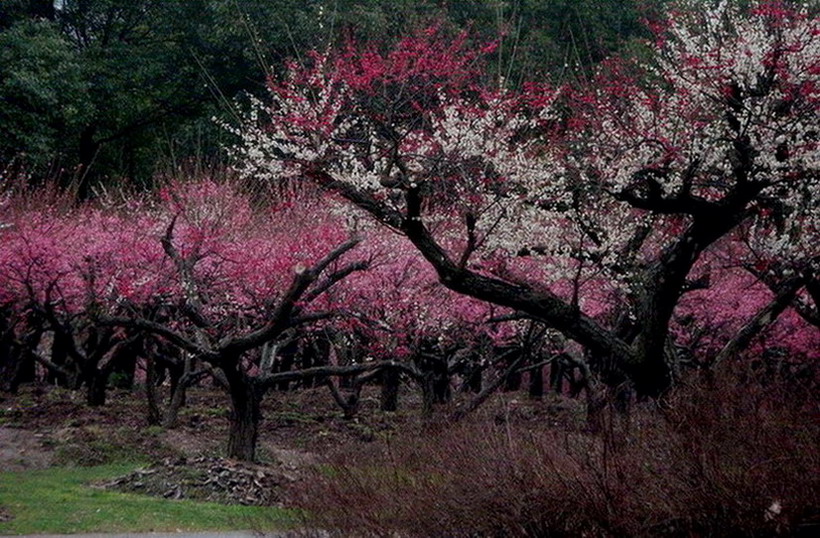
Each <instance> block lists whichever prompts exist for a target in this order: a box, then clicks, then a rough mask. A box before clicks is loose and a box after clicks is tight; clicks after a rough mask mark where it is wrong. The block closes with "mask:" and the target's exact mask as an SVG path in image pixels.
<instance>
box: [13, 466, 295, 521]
mask: <svg viewBox="0 0 820 538" xmlns="http://www.w3.org/2000/svg"><path fill="white" fill-rule="evenodd" d="M135 468H136V466H135V465H134V464H116V465H104V466H98V467H74V468H71V467H53V468H50V469H44V470H36V471H22V472H13V473H0V513H5V514H8V515H10V516H12V519H11V520H10V521H6V522H0V534H38V533H55V534H56V533H59V534H71V533H81V532H151V531H165V532H167V531H177V530H186V531H206V530H210V531H218V530H229V529H270V528H286V527H289V526H292V525H293V524H294V523H295V522H296V520H297V515H296V513H295V512H293V511H289V510H283V509H278V508H272V507H259V506H226V505H221V504H214V503H204V502H193V501H187V500H182V501H170V500H166V499H159V498H156V497H148V496H143V495H135V494H128V493H118V492H111V491H105V490H102V489H98V488H94V487H92V486H90V485H89V484H90V483H91V482H93V481H95V480H105V479H110V478H115V477H117V476H121V475H124V474H127V473H128V472H130V471H133V470H134V469H135Z"/></svg>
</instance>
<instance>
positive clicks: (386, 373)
mask: <svg viewBox="0 0 820 538" xmlns="http://www.w3.org/2000/svg"><path fill="white" fill-rule="evenodd" d="M400 381H401V375H400V373H399V371H398V370H397V369H396V368H385V369H384V370H383V371H382V392H381V410H382V411H396V410H397V409H398V408H399V383H400Z"/></svg>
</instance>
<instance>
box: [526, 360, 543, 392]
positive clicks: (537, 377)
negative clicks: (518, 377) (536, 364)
mask: <svg viewBox="0 0 820 538" xmlns="http://www.w3.org/2000/svg"><path fill="white" fill-rule="evenodd" d="M529 394H530V398H534V399H539V400H540V399H541V398H542V397H543V396H544V367H543V366H541V367H540V368H534V369H532V370H530V383H529Z"/></svg>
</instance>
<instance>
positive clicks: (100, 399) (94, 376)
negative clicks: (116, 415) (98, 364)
mask: <svg viewBox="0 0 820 538" xmlns="http://www.w3.org/2000/svg"><path fill="white" fill-rule="evenodd" d="M107 384H108V371H107V370H98V369H96V368H95V369H94V370H93V371H91V372H90V373H89V374H88V375H87V376H86V397H85V400H86V403H87V404H88V405H89V406H90V407H100V406H103V405H105V388H106V385H107Z"/></svg>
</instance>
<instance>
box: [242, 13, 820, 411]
mask: <svg viewBox="0 0 820 538" xmlns="http://www.w3.org/2000/svg"><path fill="white" fill-rule="evenodd" d="M684 7H685V8H687V9H682V10H679V11H675V12H672V13H670V15H669V19H668V22H667V24H666V25H665V26H664V27H663V28H660V30H659V33H658V36H657V40H656V41H655V43H653V47H654V49H655V57H654V59H653V61H652V62H651V63H650V64H649V65H645V66H634V65H626V63H624V62H621V63H618V62H612V63H611V64H610V65H608V66H607V67H606V69H604V71H603V72H602V74H601V75H600V77H599V78H598V79H597V80H596V81H595V82H594V84H592V85H590V87H589V88H587V89H582V90H570V89H563V90H555V89H551V88H549V87H546V86H543V85H527V86H524V87H523V88H520V89H506V88H505V87H504V86H503V81H502V82H501V83H499V84H498V85H497V86H495V87H493V86H491V85H489V84H488V83H487V80H486V77H485V76H484V74H483V73H482V72H481V69H480V58H481V55H482V53H483V52H485V51H481V50H471V49H469V48H468V47H467V45H466V40H465V39H464V36H458V37H456V38H455V39H448V38H447V37H446V36H444V35H443V34H442V33H441V32H440V31H438V30H437V29H431V30H428V31H425V32H422V33H419V34H417V35H415V36H412V37H409V38H406V39H405V40H403V41H401V42H400V43H399V44H398V45H397V46H396V47H395V48H393V49H391V50H388V51H380V50H378V49H377V48H376V47H362V48H356V47H353V46H350V47H348V48H347V49H344V50H342V51H339V52H336V53H333V52H331V53H326V54H316V55H314V56H313V58H312V59H311V61H310V62H309V63H308V64H307V65H295V64H294V65H292V66H291V69H290V71H289V74H288V76H287V77H285V78H284V79H283V80H281V81H271V83H270V86H269V88H270V100H269V101H268V102H266V103H262V102H257V103H255V106H254V108H253V110H252V111H251V113H250V114H249V115H248V116H247V117H246V118H245V121H244V123H243V124H242V125H240V126H238V127H236V128H234V130H235V132H236V133H237V134H238V135H239V136H240V137H241V142H240V143H239V144H238V145H237V147H236V148H235V151H236V154H237V157H238V158H239V162H240V168H241V170H242V171H243V172H244V173H245V174H246V175H248V176H255V177H259V178H262V179H267V180H270V181H276V182H281V181H298V180H307V181H312V182H315V183H317V184H319V185H322V186H324V187H326V188H328V189H331V190H333V191H335V192H336V193H338V194H339V195H341V196H342V197H344V198H346V199H347V200H348V201H350V202H352V203H353V204H354V205H356V206H358V207H360V208H362V209H365V210H366V211H367V212H369V213H370V214H371V215H372V216H373V217H375V219H376V220H377V221H379V222H381V223H382V224H384V225H385V226H387V227H389V228H391V229H393V230H396V231H398V232H400V233H401V234H403V235H405V236H406V237H407V238H408V239H409V240H410V241H411V242H412V243H413V245H414V246H415V248H416V249H417V250H418V251H419V252H420V253H421V254H422V255H423V256H424V258H425V259H426V260H427V261H428V262H429V263H430V264H431V266H432V267H433V268H434V269H435V270H436V272H437V274H438V277H439V279H440V280H441V282H442V283H444V285H445V286H447V287H448V288H450V289H452V290H454V291H456V292H458V293H462V294H466V295H469V296H472V297H474V298H477V299H480V300H483V301H487V302H490V303H495V304H498V305H502V306H504V307H508V308H511V309H513V310H516V311H519V312H521V313H523V314H525V315H527V316H530V317H532V318H534V319H537V320H541V321H543V322H544V323H546V324H547V325H548V326H549V327H552V328H554V329H557V330H558V331H560V332H562V333H563V334H565V335H566V336H567V337H568V338H570V339H572V340H575V341H577V342H578V343H580V344H581V345H582V346H584V348H585V349H586V350H587V352H588V356H589V357H590V358H591V359H593V360H595V361H597V362H599V363H611V362H613V361H614V363H615V364H616V365H617V368H618V369H619V370H620V371H621V372H623V373H624V374H625V375H626V376H627V378H628V379H629V380H630V381H631V383H632V384H633V385H634V387H635V388H636V390H637V391H638V392H639V393H640V394H643V395H649V396H654V395H659V394H661V393H662V392H663V391H664V390H665V389H666V388H667V387H668V386H669V385H670V384H671V382H672V380H673V377H674V372H675V369H676V363H677V362H678V357H677V356H676V350H675V346H674V340H673V334H672V333H671V332H670V325H671V323H672V319H673V314H674V312H675V310H676V308H677V307H678V304H679V302H680V299H681V297H682V296H683V295H684V294H685V293H686V292H687V290H689V289H694V288H697V287H699V286H702V285H704V282H703V281H698V280H697V279H695V278H691V277H693V276H694V274H693V271H692V270H693V267H694V266H695V264H696V263H697V261H698V260H699V259H700V258H701V257H702V256H703V255H704V254H705V253H707V252H709V251H710V250H714V249H715V248H717V247H716V245H717V243H718V242H719V241H720V240H721V239H722V238H724V237H726V236H727V235H728V234H730V233H731V232H732V231H733V230H736V229H737V228H738V227H740V226H742V225H746V224H748V223H749V222H750V219H752V218H753V216H754V215H756V214H757V215H760V214H761V212H763V211H764V209H765V208H766V207H769V206H770V205H772V203H776V205H778V207H779V208H781V209H780V210H779V211H780V213H781V214H782V215H783V216H784V217H785V220H786V221H787V222H788V226H787V227H786V228H787V229H776V227H773V226H772V225H771V223H767V222H764V221H761V226H763V228H761V229H759V230H755V237H756V238H761V239H762V238H767V237H768V240H771V242H772V245H773V246H776V245H785V249H784V250H783V251H782V254H780V255H781V256H785V257H788V256H789V255H790V254H789V252H790V245H797V244H805V245H808V247H807V248H808V249H809V252H810V254H809V259H816V252H817V250H816V248H817V241H816V235H813V231H814V232H816V230H817V226H816V220H817V214H818V213H820V212H818V211H817V210H816V209H817V192H818V177H820V175H818V167H820V161H818V132H817V117H818V110H820V99H818V97H820V93H819V92H820V85H818V77H820V30H818V22H817V19H816V18H814V17H813V16H812V15H810V14H809V12H808V11H807V10H805V9H801V8H799V7H795V8H792V7H786V6H785V4H781V3H778V2H761V3H759V4H756V5H754V6H753V7H752V8H750V9H741V8H739V7H737V6H734V5H732V4H731V3H729V2H721V3H719V4H718V5H717V6H716V7H712V8H708V9H705V10H704V9H703V6H702V5H700V4H698V5H697V6H694V5H692V6H684ZM522 255H525V256H522ZM535 259H537V262H535V261H534V260H535ZM802 285H805V282H804V283H803V284H802ZM602 301H603V303H604V304H606V305H607V308H601V304H602Z"/></svg>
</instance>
